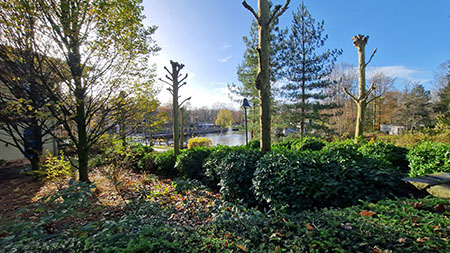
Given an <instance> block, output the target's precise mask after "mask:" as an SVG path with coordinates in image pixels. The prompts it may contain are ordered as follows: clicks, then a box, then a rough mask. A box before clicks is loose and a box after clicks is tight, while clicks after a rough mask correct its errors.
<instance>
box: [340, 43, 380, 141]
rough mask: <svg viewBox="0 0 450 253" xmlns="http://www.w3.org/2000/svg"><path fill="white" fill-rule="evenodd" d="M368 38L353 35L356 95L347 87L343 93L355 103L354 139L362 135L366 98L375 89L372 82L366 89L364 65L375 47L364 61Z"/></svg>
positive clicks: (365, 65) (356, 139)
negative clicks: (356, 58) (355, 51)
mask: <svg viewBox="0 0 450 253" xmlns="http://www.w3.org/2000/svg"><path fill="white" fill-rule="evenodd" d="M368 40H369V36H364V35H361V34H358V35H356V36H353V45H354V46H355V47H356V48H357V50H358V97H355V96H353V95H352V94H350V93H349V92H348V91H347V89H345V88H344V91H345V93H347V95H349V96H350V97H351V98H352V100H353V101H354V102H355V103H356V108H357V114H356V126H355V141H358V137H359V136H362V135H363V131H364V116H365V112H366V107H367V98H368V97H369V95H370V93H371V92H372V91H373V90H374V89H375V86H374V85H373V83H372V84H371V85H370V88H369V90H368V91H366V67H367V65H368V64H369V63H370V61H371V60H372V57H373V56H374V55H375V53H376V51H377V49H375V50H374V51H373V53H372V55H371V56H370V59H369V61H368V62H366V52H365V48H366V44H367V41H368Z"/></svg>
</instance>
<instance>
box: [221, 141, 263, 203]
mask: <svg viewBox="0 0 450 253" xmlns="http://www.w3.org/2000/svg"><path fill="white" fill-rule="evenodd" d="M261 156H262V153H261V152H260V151H259V150H255V149H249V148H245V147H235V148H232V149H230V150H228V151H227V152H226V155H225V156H223V157H222V159H220V161H219V162H218V163H217V165H216V166H217V167H216V168H215V175H217V178H218V179H219V184H218V185H219V186H220V193H221V194H222V197H223V198H224V199H225V200H230V201H233V200H237V199H240V200H243V201H245V202H246V203H248V204H250V205H253V204H255V203H256V199H255V196H254V193H253V191H252V190H253V187H252V179H253V173H254V171H255V169H256V164H257V162H258V160H259V159H260V158H261Z"/></svg>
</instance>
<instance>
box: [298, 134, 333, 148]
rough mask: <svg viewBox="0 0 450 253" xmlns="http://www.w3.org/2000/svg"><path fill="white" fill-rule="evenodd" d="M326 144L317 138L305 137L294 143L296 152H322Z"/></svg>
mask: <svg viewBox="0 0 450 253" xmlns="http://www.w3.org/2000/svg"><path fill="white" fill-rule="evenodd" d="M325 145H326V142H325V141H323V140H321V139H318V138H316V137H303V138H301V139H300V140H299V141H298V142H296V143H294V146H293V148H294V149H296V150H321V149H322V148H323V147H324V146H325Z"/></svg>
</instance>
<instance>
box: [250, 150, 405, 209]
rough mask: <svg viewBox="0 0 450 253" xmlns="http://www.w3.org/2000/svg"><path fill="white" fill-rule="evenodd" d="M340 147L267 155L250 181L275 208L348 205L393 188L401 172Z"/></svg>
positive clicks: (257, 193)
mask: <svg viewBox="0 0 450 253" xmlns="http://www.w3.org/2000/svg"><path fill="white" fill-rule="evenodd" d="M344 147H345V146H344ZM334 148H336V147H334ZM343 150H344V151H345V152H336V151H340V150H339V149H331V150H327V149H324V150H322V151H307V152H293V151H284V152H279V153H276V152H272V153H268V154H266V155H265V156H264V157H262V158H261V160H260V161H259V163H258V166H257V169H256V171H255V177H254V180H253V185H254V189H255V193H256V196H257V198H258V200H260V201H264V202H266V203H267V204H269V205H270V206H271V207H272V208H274V209H279V208H281V207H283V206H285V205H288V206H289V207H290V208H291V209H293V210H304V209H311V208H321V207H326V206H350V205H353V204H356V203H358V200H359V199H364V200H376V199H381V198H383V197H386V196H387V195H388V194H389V193H390V192H391V191H392V190H393V187H394V185H395V183H396V182H397V180H398V179H399V178H400V177H401V176H400V175H398V174H389V173H388V171H386V170H384V168H383V164H382V163H380V162H378V161H376V160H374V159H370V158H365V157H363V156H361V155H358V154H357V153H352V152H348V150H346V149H343ZM353 155H355V156H353ZM352 156H353V157H352ZM355 158H356V159H355Z"/></svg>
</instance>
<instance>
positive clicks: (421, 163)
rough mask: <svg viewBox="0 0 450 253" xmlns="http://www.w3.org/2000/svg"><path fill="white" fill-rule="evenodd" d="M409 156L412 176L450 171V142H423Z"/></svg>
mask: <svg viewBox="0 0 450 253" xmlns="http://www.w3.org/2000/svg"><path fill="white" fill-rule="evenodd" d="M407 158H408V161H409V168H410V172H409V175H410V176H411V177H416V176H424V175H427V174H432V173H437V172H450V144H446V143H439V142H422V143H421V144H419V145H417V146H415V147H414V148H412V149H411V150H410V151H409V153H408V155H407Z"/></svg>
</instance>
